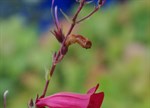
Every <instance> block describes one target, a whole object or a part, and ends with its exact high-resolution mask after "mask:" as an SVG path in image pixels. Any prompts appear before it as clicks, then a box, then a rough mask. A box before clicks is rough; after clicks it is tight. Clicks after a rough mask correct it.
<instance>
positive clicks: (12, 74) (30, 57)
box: [0, 0, 150, 108]
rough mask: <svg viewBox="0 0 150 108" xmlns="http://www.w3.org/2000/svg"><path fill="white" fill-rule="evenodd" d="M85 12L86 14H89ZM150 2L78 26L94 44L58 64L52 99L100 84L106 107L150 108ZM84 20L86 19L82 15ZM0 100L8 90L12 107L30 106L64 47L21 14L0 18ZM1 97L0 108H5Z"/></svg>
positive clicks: (104, 12)
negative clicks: (26, 23) (55, 55)
mask: <svg viewBox="0 0 150 108" xmlns="http://www.w3.org/2000/svg"><path fill="white" fill-rule="evenodd" d="M90 10H91V7H87V8H85V10H84V11H82V14H81V15H85V14H87V13H88V12H89V11H90ZM149 10H150V4H149V2H148V1H146V0H143V1H140V0H139V1H136V0H134V1H133V2H130V3H129V4H124V5H121V6H120V5H117V6H116V5H115V6H112V7H110V8H109V9H107V10H101V11H100V12H98V13H96V14H95V15H94V16H92V17H91V18H90V20H87V21H85V22H83V23H81V25H80V26H77V29H76V31H75V34H78V33H80V34H83V35H84V36H87V37H88V38H89V39H91V40H92V42H93V46H92V48H91V49H89V50H85V49H82V48H80V47H79V46H78V45H73V46H71V47H70V49H69V53H68V54H67V55H66V57H65V58H64V60H63V61H62V62H61V63H60V64H59V65H58V66H57V68H56V72H55V73H54V76H53V78H52V81H51V84H50V86H49V90H48V93H47V94H48V95H50V94H52V93H56V92H60V91H72V92H80V93H81V92H82V93H85V92H86V90H88V89H89V88H90V87H92V86H94V85H96V83H97V82H99V83H100V85H101V88H100V89H99V91H100V90H102V91H104V92H105V99H104V103H103V106H102V108H110V107H112V108H149V107H150V104H149V102H150V92H149V91H150V86H149V82H150V67H149V66H150V25H149V24H150V20H149V19H150V14H149V13H150V12H149ZM80 17H82V16H80ZM0 30H1V31H0V32H1V33H0V36H1V38H0V40H1V41H0V43H1V44H0V61H1V62H0V97H2V95H3V92H4V91H5V90H6V89H8V90H9V94H8V97H7V105H8V108H27V102H28V101H29V100H30V98H35V97H36V94H38V93H39V94H40V93H41V92H42V88H43V86H44V83H45V80H44V75H45V72H44V68H45V67H50V65H51V59H52V58H51V56H52V53H53V52H54V51H57V49H58V48H59V45H58V42H57V41H56V40H55V38H54V37H53V36H50V35H51V34H50V33H49V32H48V33H45V34H43V36H41V37H37V33H36V31H35V30H36V27H35V26H32V27H31V26H30V27H27V26H23V25H22V18H20V17H18V16H14V17H11V18H9V19H6V20H0ZM2 102H3V101H2V98H0V106H2V104H3V103H2Z"/></svg>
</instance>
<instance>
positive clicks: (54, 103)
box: [36, 92, 91, 108]
mask: <svg viewBox="0 0 150 108" xmlns="http://www.w3.org/2000/svg"><path fill="white" fill-rule="evenodd" d="M90 96H91V95H89V94H75V93H67V92H63V93H57V94H54V95H52V96H48V97H46V98H42V99H39V101H38V102H37V103H36V105H37V106H38V107H43V106H48V107H52V108H87V106H88V104H89V100H90Z"/></svg>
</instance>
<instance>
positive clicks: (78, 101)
mask: <svg viewBox="0 0 150 108" xmlns="http://www.w3.org/2000/svg"><path fill="white" fill-rule="evenodd" d="M54 1H55V0H52V8H51V12H52V15H53V19H54V22H55V26H56V29H55V30H54V31H51V33H52V34H53V35H54V36H55V38H56V39H57V41H58V42H59V44H61V47H60V49H59V50H58V52H55V53H54V55H53V61H52V67H51V69H50V70H49V73H48V75H47V79H46V84H45V87H44V90H43V93H42V95H41V96H40V97H39V96H37V99H36V101H35V103H34V102H33V100H32V99H31V101H30V103H29V105H28V106H29V108H33V107H34V106H35V107H36V108H45V107H48V108H100V107H101V104H102V101H103V98H104V93H103V92H99V93H95V92H96V90H97V89H98V87H99V84H98V85H97V86H96V87H93V88H91V89H90V90H89V91H88V92H87V94H77V93H71V92H60V93H56V94H54V95H51V96H47V97H45V95H46V92H47V89H48V85H49V82H50V80H51V77H52V75H53V73H54V70H55V67H56V65H57V64H58V63H59V62H61V60H62V59H63V58H64V56H65V55H66V53H67V52H68V49H69V47H70V46H71V45H73V44H75V43H77V44H79V45H80V46H81V47H82V48H85V49H89V48H91V46H92V42H91V41H90V40H89V39H88V38H86V37H84V36H82V35H80V34H77V35H75V34H72V31H73V29H74V27H75V26H76V24H79V23H80V22H82V21H84V20H86V19H88V18H89V17H90V16H92V15H93V14H94V13H95V12H97V11H98V10H99V8H100V7H101V6H102V5H103V4H104V2H105V0H98V1H97V5H96V6H95V8H94V10H93V11H92V12H91V13H89V14H88V15H87V16H85V17H83V18H81V19H78V18H77V17H78V15H79V13H80V12H81V10H82V9H83V7H84V6H85V5H86V4H88V3H90V2H91V0H88V2H87V1H86V0H77V2H79V7H78V9H77V11H76V13H75V15H74V16H73V18H72V19H71V21H70V19H69V18H68V16H67V15H66V14H65V13H64V12H63V11H61V12H62V14H63V15H64V16H65V18H66V19H67V20H68V21H69V22H71V25H70V28H69V29H68V32H67V34H64V33H63V29H62V26H61V24H60V23H59V20H58V16H57V12H58V9H57V6H55V7H54V11H53V6H54Z"/></svg>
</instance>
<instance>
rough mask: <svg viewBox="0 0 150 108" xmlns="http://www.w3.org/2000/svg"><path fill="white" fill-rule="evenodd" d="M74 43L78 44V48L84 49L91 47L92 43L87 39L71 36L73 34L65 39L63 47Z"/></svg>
mask: <svg viewBox="0 0 150 108" xmlns="http://www.w3.org/2000/svg"><path fill="white" fill-rule="evenodd" d="M75 43H78V44H79V45H80V46H82V47H83V48H86V49H88V48H91V46H92V42H91V41H90V40H89V39H88V38H85V37H84V36H82V35H73V34H72V35H70V36H69V37H68V38H67V40H66V42H65V45H66V46H70V45H71V44H75Z"/></svg>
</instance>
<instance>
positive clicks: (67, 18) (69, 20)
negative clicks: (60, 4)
mask: <svg viewBox="0 0 150 108" xmlns="http://www.w3.org/2000/svg"><path fill="white" fill-rule="evenodd" d="M60 12H61V13H62V14H63V16H64V17H65V18H66V20H67V21H68V22H69V23H71V22H72V21H71V19H70V18H69V17H68V15H67V14H65V13H64V12H63V10H62V9H60Z"/></svg>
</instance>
